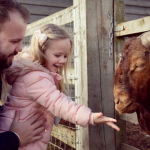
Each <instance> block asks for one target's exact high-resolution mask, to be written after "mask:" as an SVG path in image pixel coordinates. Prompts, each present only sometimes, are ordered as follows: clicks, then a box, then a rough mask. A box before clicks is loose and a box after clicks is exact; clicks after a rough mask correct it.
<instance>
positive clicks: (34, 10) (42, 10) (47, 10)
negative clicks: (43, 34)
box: [23, 4, 64, 16]
mask: <svg viewBox="0 0 150 150" xmlns="http://www.w3.org/2000/svg"><path fill="white" fill-rule="evenodd" d="M23 6H24V7H26V8H27V9H28V10H29V12H30V14H34V15H47V16H49V15H51V14H54V13H56V12H58V11H61V10H62V9H64V8H63V7H56V8H55V7H50V6H49V7H47V6H36V5H26V4H23Z"/></svg>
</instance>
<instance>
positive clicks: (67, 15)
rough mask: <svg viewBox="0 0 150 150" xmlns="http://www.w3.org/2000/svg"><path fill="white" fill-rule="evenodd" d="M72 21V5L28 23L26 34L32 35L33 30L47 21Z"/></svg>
mask: <svg viewBox="0 0 150 150" xmlns="http://www.w3.org/2000/svg"><path fill="white" fill-rule="evenodd" d="M72 21H73V6H71V7H68V8H67V9H64V10H62V11H60V12H57V13H55V14H53V15H50V16H48V17H45V18H43V19H40V20H38V21H36V22H33V23H31V24H29V25H28V26H27V31H26V36H29V35H32V34H33V33H34V31H36V30H38V29H40V27H42V26H43V25H46V24H48V23H54V24H58V25H64V24H67V23H70V22H72Z"/></svg>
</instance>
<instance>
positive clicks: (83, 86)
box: [73, 0, 89, 150]
mask: <svg viewBox="0 0 150 150" xmlns="http://www.w3.org/2000/svg"><path fill="white" fill-rule="evenodd" d="M73 3H74V4H73V6H74V43H75V44H74V55H75V59H74V65H75V78H76V81H75V96H76V99H75V100H76V101H77V103H79V104H84V105H86V106H88V79H87V75H88V74H87V69H88V68H87V24H86V0H74V1H73ZM77 128H79V130H77V132H76V142H77V144H76V149H77V150H89V132H88V127H87V128H82V127H79V126H78V127H77Z"/></svg>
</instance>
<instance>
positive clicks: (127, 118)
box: [120, 113, 138, 124]
mask: <svg viewBox="0 0 150 150" xmlns="http://www.w3.org/2000/svg"><path fill="white" fill-rule="evenodd" d="M120 119H122V120H124V121H128V122H130V123H134V124H138V119H137V115H136V113H132V114H123V115H120Z"/></svg>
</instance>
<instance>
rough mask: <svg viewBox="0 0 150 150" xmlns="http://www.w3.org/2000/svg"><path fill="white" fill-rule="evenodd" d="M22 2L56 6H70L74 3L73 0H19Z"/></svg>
mask: <svg viewBox="0 0 150 150" xmlns="http://www.w3.org/2000/svg"><path fill="white" fill-rule="evenodd" d="M17 1H18V2H19V3H22V4H29V5H39V6H54V7H69V6H72V5H73V1H72V0H42V1H41V0H17Z"/></svg>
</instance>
